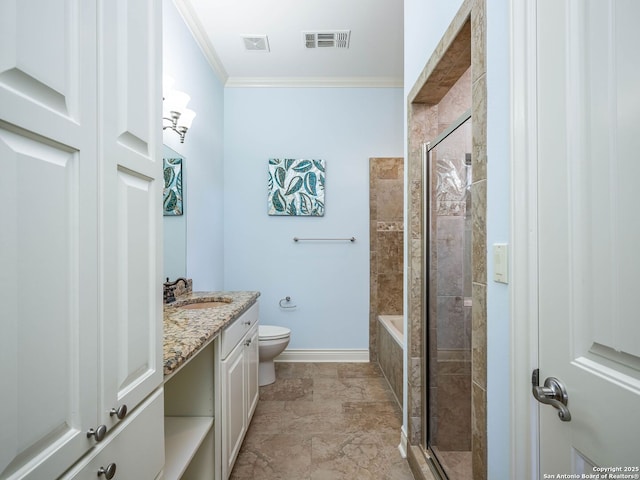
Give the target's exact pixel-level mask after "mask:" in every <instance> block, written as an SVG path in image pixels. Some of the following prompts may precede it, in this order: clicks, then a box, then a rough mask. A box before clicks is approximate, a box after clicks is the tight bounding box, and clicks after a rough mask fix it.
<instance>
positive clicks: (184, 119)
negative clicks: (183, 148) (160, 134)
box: [162, 75, 196, 143]
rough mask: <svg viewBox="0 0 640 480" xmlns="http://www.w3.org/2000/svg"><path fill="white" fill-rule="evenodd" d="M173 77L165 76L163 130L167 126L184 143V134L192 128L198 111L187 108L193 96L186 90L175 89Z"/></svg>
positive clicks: (163, 84) (163, 85) (163, 87)
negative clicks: (185, 91) (173, 87)
mask: <svg viewBox="0 0 640 480" xmlns="http://www.w3.org/2000/svg"><path fill="white" fill-rule="evenodd" d="M173 82H174V81H173V79H172V78H171V77H169V76H166V75H165V76H163V83H162V99H163V102H162V130H166V129H167V128H169V129H171V130H173V131H174V132H176V133H177V134H178V135H180V143H184V136H185V134H186V133H187V130H189V128H191V123H192V122H193V118H194V117H195V116H196V112H194V111H193V110H189V109H188V108H187V103H189V100H190V99H191V97H189V95H187V94H186V93H184V92H179V91H177V90H173V89H172V88H171V87H172V86H173Z"/></svg>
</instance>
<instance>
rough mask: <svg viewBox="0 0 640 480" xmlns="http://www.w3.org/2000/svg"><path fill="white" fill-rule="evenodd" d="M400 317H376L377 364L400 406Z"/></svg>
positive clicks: (402, 342)
mask: <svg viewBox="0 0 640 480" xmlns="http://www.w3.org/2000/svg"><path fill="white" fill-rule="evenodd" d="M403 323H404V322H403V319H402V315H378V363H379V364H380V369H381V370H382V373H383V374H384V376H385V377H386V379H387V382H389V386H390V387H391V390H392V391H393V393H394V395H395V396H396V401H397V402H398V405H400V406H402V388H403V386H402V363H403V357H404V328H403Z"/></svg>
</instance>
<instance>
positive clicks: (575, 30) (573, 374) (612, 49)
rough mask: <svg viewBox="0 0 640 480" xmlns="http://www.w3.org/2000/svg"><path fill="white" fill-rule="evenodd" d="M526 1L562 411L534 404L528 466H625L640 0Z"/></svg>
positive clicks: (636, 242) (636, 375) (545, 316)
mask: <svg viewBox="0 0 640 480" xmlns="http://www.w3.org/2000/svg"><path fill="white" fill-rule="evenodd" d="M537 5H538V7H537V62H538V67H537V68H538V70H537V86H538V88H537V98H538V101H537V120H538V121H537V129H538V141H537V148H538V222H539V223H538V234H539V235H538V243H539V251H538V255H539V257H538V262H539V263H538V267H539V305H538V307H539V367H540V381H541V383H542V381H544V379H545V378H547V377H551V376H553V377H557V378H558V379H559V380H560V381H561V382H562V383H563V384H564V385H565V386H566V389H567V392H568V405H567V406H568V410H569V412H570V414H571V420H570V421H561V420H560V418H559V416H558V410H556V409H555V408H553V407H552V406H548V405H542V404H541V405H540V456H541V459H540V476H541V478H543V475H544V474H559V473H578V474H579V473H583V472H591V468H592V466H597V467H601V468H603V467H604V468H606V467H615V468H620V469H623V470H621V472H622V473H627V474H630V475H636V474H638V473H640V472H639V471H638V467H639V466H640V441H639V439H638V434H639V432H640V414H639V412H640V313H639V308H638V304H637V303H636V300H638V298H640V287H639V281H638V280H639V276H640V211H639V204H640V197H639V195H638V193H639V192H640V188H639V187H638V185H640V142H639V140H640V53H639V52H638V48H639V46H640V28H638V19H639V18H640V2H638V1H637V0H589V1H583V0H562V1H558V0H538V2H537ZM625 468H627V469H629V471H627V472H625V471H624V469H625ZM547 478H550V477H547ZM556 478H557V477H556ZM611 478H613V477H611ZM626 478H638V477H626Z"/></svg>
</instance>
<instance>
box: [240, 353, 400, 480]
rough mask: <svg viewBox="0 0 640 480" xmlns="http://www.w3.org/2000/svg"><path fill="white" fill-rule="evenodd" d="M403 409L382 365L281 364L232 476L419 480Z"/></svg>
mask: <svg viewBox="0 0 640 480" xmlns="http://www.w3.org/2000/svg"><path fill="white" fill-rule="evenodd" d="M401 423H402V413H401V410H400V408H398V405H397V403H396V402H395V400H394V399H393V394H392V393H391V390H390V388H389V385H388V384H387V383H386V380H385V379H384V377H383V376H382V374H381V373H380V369H379V367H378V366H377V365H371V364H337V363H327V364H323V363H305V364H303V363H277V364H276V382H275V383H274V384H272V385H267V386H265V387H260V401H259V402H258V406H257V408H256V412H255V414H254V417H253V420H252V421H251V425H250V427H249V430H248V432H247V435H246V437H245V440H244V443H243V445H242V448H241V450H240V453H239V455H238V459H237V460H236V464H235V467H234V470H233V472H232V476H231V477H230V478H231V479H232V480H249V479H251V480H341V479H349V480H368V479H371V480H411V479H413V476H412V475H411V471H410V469H409V466H408V464H407V462H406V460H405V459H403V458H402V457H401V456H400V453H399V451H398V443H399V442H400V427H401Z"/></svg>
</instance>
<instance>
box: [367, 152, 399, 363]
mask: <svg viewBox="0 0 640 480" xmlns="http://www.w3.org/2000/svg"><path fill="white" fill-rule="evenodd" d="M403 189H404V159H403V158H370V159H369V239H370V273H369V275H370V282H369V284H370V289H371V290H370V301H369V305H370V307H369V361H371V362H377V361H378V328H379V325H378V320H377V319H378V315H401V314H402V291H403V288H402V283H403V262H404V255H403V241H404V240H403V238H404V228H403V222H404V194H403Z"/></svg>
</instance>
